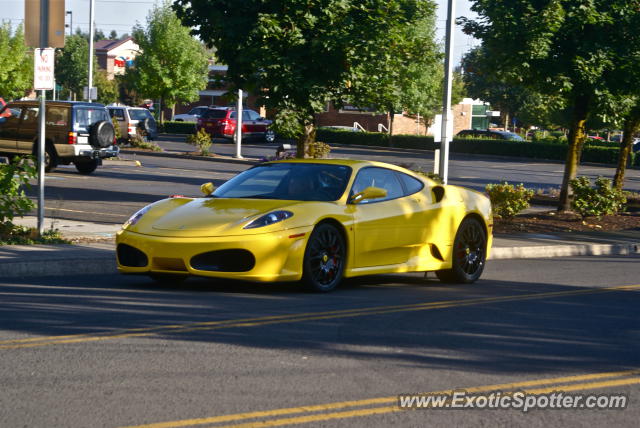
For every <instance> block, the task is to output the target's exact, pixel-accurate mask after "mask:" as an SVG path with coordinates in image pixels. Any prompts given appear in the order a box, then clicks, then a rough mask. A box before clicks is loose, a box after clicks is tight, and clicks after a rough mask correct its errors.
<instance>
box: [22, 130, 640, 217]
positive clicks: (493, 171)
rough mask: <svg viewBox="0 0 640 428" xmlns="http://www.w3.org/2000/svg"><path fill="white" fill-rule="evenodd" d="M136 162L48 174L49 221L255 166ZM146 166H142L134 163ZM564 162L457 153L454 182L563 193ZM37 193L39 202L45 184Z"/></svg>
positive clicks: (118, 213)
mask: <svg viewBox="0 0 640 428" xmlns="http://www.w3.org/2000/svg"><path fill="white" fill-rule="evenodd" d="M165 139H166V137H165ZM160 145H161V146H162V147H164V148H165V149H168V150H175V151H184V152H188V151H193V150H194V148H193V146H190V145H187V144H185V143H182V142H179V141H160ZM276 147H277V145H275V144H271V145H267V144H247V145H246V146H245V147H244V149H243V154H244V155H245V156H252V157H264V156H269V155H273V154H274V153H275V148H276ZM213 151H214V152H215V153H217V154H222V155H233V154H234V153H235V146H234V145H232V144H229V143H220V142H216V143H215V144H214V146H213ZM332 156H334V157H350V158H358V159H371V160H379V161H385V162H391V163H395V164H400V165H405V166H409V167H412V168H414V169H421V170H423V171H431V170H432V169H433V153H432V152H418V151H412V150H401V151H388V150H375V149H363V148H334V149H333V151H332ZM122 158H123V159H126V160H128V161H129V162H109V161H106V162H105V165H103V166H102V167H99V168H98V170H97V171H96V172H95V173H94V174H92V175H90V176H82V175H80V174H78V173H77V172H76V170H75V168H74V167H73V166H72V165H71V166H61V167H59V168H58V169H56V170H55V171H54V172H52V173H50V174H47V177H46V183H45V198H46V200H45V207H46V215H47V217H52V218H61V219H69V220H82V221H92V222H102V223H123V222H124V221H126V219H127V218H129V216H130V215H131V214H133V213H134V212H135V211H136V210H138V209H139V208H141V207H143V206H144V205H146V204H148V203H151V202H154V201H156V200H158V199H161V198H165V197H167V196H169V195H172V194H183V195H187V196H198V195H200V191H199V188H200V185H201V184H202V183H204V182H207V181H212V182H213V183H214V184H215V185H220V184H221V183H223V182H224V181H226V180H228V179H229V178H231V177H232V176H233V175H235V174H237V173H238V172H240V171H243V170H244V169H246V168H247V167H248V166H249V165H240V164H235V163H224V162H209V161H200V160H187V159H176V158H162V157H153V156H148V155H145V154H137V155H135V156H133V155H131V154H123V155H122ZM134 158H135V160H138V161H140V162H141V164H142V166H141V167H138V166H135V164H134V162H131V160H133V159H134ZM563 168H564V167H563V164H561V163H552V162H538V161H529V160H518V159H507V158H495V157H493V158H488V157H473V156H468V155H457V154H452V157H451V163H450V175H449V176H450V183H451V184H458V185H463V186H467V187H472V188H475V189H477V190H483V189H484V187H485V185H486V184H487V183H497V182H500V181H503V180H506V181H509V182H512V183H520V182H522V183H524V184H525V185H526V186H527V187H530V188H534V189H549V188H558V187H559V186H560V184H561V182H562V173H563ZM614 172H615V169H614V168H612V167H599V166H591V165H587V166H585V165H583V166H581V168H580V170H579V174H580V175H589V176H591V177H596V176H598V175H603V176H609V177H611V176H612V175H613V173H614ZM626 189H627V190H632V191H635V192H640V170H629V171H628V173H627V180H626ZM29 195H30V196H31V197H32V198H33V199H35V198H36V195H37V186H33V187H32V189H31V190H30V191H29Z"/></svg>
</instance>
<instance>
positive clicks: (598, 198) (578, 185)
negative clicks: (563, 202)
mask: <svg viewBox="0 0 640 428" xmlns="http://www.w3.org/2000/svg"><path fill="white" fill-rule="evenodd" d="M569 184H570V185H571V188H572V189H573V201H572V202H571V206H572V208H573V209H574V210H575V211H576V212H577V213H578V214H580V215H581V216H582V217H587V216H596V217H600V216H602V215H606V214H615V213H618V212H620V211H623V210H624V207H625V204H626V203H627V199H626V198H625V196H624V193H623V192H622V191H621V190H618V189H615V188H612V187H611V180H609V179H608V178H604V177H598V178H596V182H595V187H591V181H590V180H589V177H577V178H575V179H573V180H571V181H570V182H569Z"/></svg>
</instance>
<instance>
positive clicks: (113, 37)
mask: <svg viewBox="0 0 640 428" xmlns="http://www.w3.org/2000/svg"><path fill="white" fill-rule="evenodd" d="M117 38H118V33H117V32H116V30H111V32H110V33H109V40H116V39H117Z"/></svg>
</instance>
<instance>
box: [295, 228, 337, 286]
mask: <svg viewBox="0 0 640 428" xmlns="http://www.w3.org/2000/svg"><path fill="white" fill-rule="evenodd" d="M345 256H346V245H345V242H344V238H343V236H342V234H341V233H340V231H339V230H338V229H337V228H336V227H335V226H333V225H332V224H329V223H321V224H319V225H318V226H316V228H315V229H314V230H313V232H312V233H311V236H310V237H309V242H308V243H307V248H306V249H305V253H304V262H303V272H302V280H303V281H304V283H305V284H306V285H307V287H309V288H310V289H311V290H313V291H319V292H323V293H326V292H328V291H331V290H333V289H334V288H336V287H337V286H338V284H340V281H341V280H342V274H343V272H344V264H345Z"/></svg>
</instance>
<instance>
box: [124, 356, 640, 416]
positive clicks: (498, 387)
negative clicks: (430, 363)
mask: <svg viewBox="0 0 640 428" xmlns="http://www.w3.org/2000/svg"><path fill="white" fill-rule="evenodd" d="M638 374H640V369H634V370H625V371H617V372H607V373H594V374H587V375H575V376H563V377H556V378H547V379H535V380H529V381H523V382H510V383H502V384H494V385H484V386H476V387H470V388H456V389H455V390H453V389H449V390H442V391H433V392H429V393H426V394H430V395H431V394H433V395H437V394H453V393H454V392H455V391H460V390H463V391H465V392H466V393H477V392H493V391H504V392H507V391H516V390H517V391H524V392H526V393H529V394H544V393H548V392H554V391H564V392H569V391H579V390H585V389H598V388H609V387H614V386H622V385H632V384H638V383H640V377H633V378H627V379H617V380H608V381H603V382H586V383H585V382H583V383H575V384H571V383H570V382H580V381H591V380H596V379H605V378H618V377H623V376H631V375H638ZM539 385H552V386H548V387H545V388H530V389H523V388H525V387H530V386H539ZM397 401H398V397H397V396H389V397H379V398H369V399H364V400H353V401H342V402H336V403H327V404H319V405H310V406H301V407H289V408H282V409H274V410H264V411H255V412H247V413H238V414H232V415H220V416H213V417H208V418H196V419H185V420H180V421H171V422H159V423H153V424H146V425H135V426H130V427H127V428H177V427H185V426H194V425H207V424H214V423H222V422H237V421H242V420H247V419H257V418H265V417H275V416H284V415H292V414H296V413H309V412H322V411H328V410H337V409H344V408H348V407H364V406H371V405H380V404H390V403H397ZM396 411H404V409H400V408H399V407H398V406H396V405H394V406H385V407H373V408H368V409H359V410H350V411H343V412H334V413H322V414H316V415H305V416H299V417H292V418H283V419H275V420H269V421H258V422H256V421H254V422H249V423H243V424H236V425H224V427H225V428H231V427H234V428H240V427H243V428H244V427H262V426H277V425H292V424H300V423H307V422H318V421H322V420H330V419H341V418H349V417H358V416H369V415H373V414H382V413H390V412H396ZM219 428H220V427H219Z"/></svg>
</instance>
